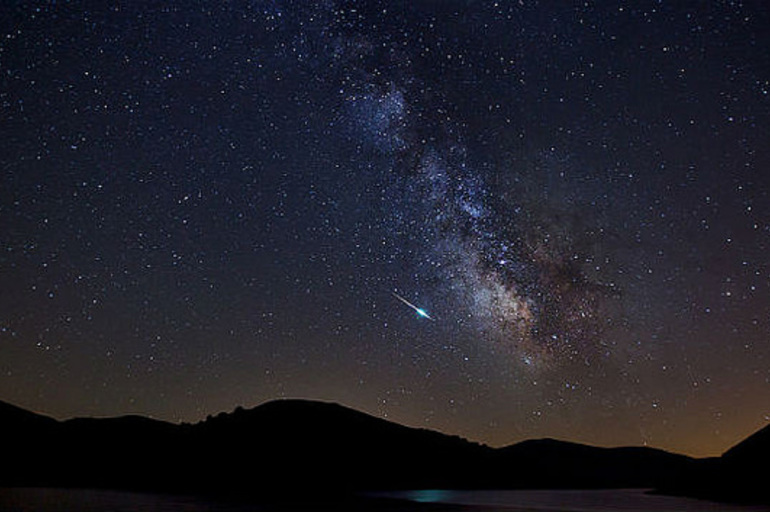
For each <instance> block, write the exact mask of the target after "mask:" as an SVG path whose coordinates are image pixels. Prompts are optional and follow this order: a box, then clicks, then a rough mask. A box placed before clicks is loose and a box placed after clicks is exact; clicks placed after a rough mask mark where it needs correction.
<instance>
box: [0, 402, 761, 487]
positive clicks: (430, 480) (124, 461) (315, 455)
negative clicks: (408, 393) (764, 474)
mask: <svg viewBox="0 0 770 512" xmlns="http://www.w3.org/2000/svg"><path fill="white" fill-rule="evenodd" d="M0 430H2V431H3V432H4V433H8V435H6V436H5V441H6V445H7V449H6V450H4V452H5V453H4V457H3V459H4V460H3V462H4V463H3V464H2V465H0V486H2V485H15V486H22V485H24V486H40V485H45V486H69V487H106V488H120V489H142V490H155V491H183V492H185V491H191V492H213V493H224V494H231V495H232V494H237V495H249V496H260V497H264V496H265V495H272V496H274V497H282V496H286V495H287V494H289V495H293V496H296V495H297V489H304V490H310V489H312V490H313V492H314V493H318V492H329V493H344V492H348V491H352V490H363V489H368V490H375V489H415V488H509V489H512V488H621V487H638V488H639V487H643V488H651V487H657V488H660V489H662V490H663V491H664V492H671V493H677V494H690V495H705V494H709V496H710V497H715V498H723V499H730V497H731V496H730V495H729V494H730V493H729V492H727V491H728V490H729V489H728V490H726V491H725V492H721V493H720V492H717V490H718V486H717V484H718V483H719V482H720V480H719V478H718V476H719V475H721V474H723V473H722V472H723V471H725V468H727V467H729V468H730V471H732V472H733V473H734V474H736V475H743V476H744V477H745V476H746V475H747V474H751V472H750V471H749V470H747V469H746V468H750V467H754V464H755V463H756V464H758V463H759V461H761V460H764V458H766V455H767V453H768V436H769V435H770V434H768V430H767V429H765V430H763V431H761V432H759V433H757V434H756V435H755V436H752V437H750V438H749V439H747V440H746V441H744V443H741V444H739V445H737V446H736V447H735V448H733V449H731V450H730V451H728V452H727V453H726V454H725V456H724V457H722V458H721V459H718V460H717V462H714V460H696V459H692V458H690V457H686V456H683V455H676V454H671V453H668V452H664V451H661V450H655V449H650V448H635V447H630V448H596V447H591V446H586V445H581V444H575V443H568V442H563V441H556V440H552V439H542V440H533V441H525V442H523V443H519V444H515V445H512V446H508V447H505V448H499V449H493V448H490V447H487V446H484V445H480V444H477V443H472V442H469V441H466V440H464V439H462V438H459V437H456V436H448V435H445V434H441V433H438V432H434V431H430V430H425V429H416V428H410V427H405V426H403V425H398V424H395V423H392V422H389V421H386V420H383V419H380V418H375V417H373V416H370V415H367V414H364V413H361V412H358V411H355V410H352V409H348V408H345V407H342V406H340V405H337V404H331V403H323V402H314V401H306V400H280V401H275V402H269V403H266V404H263V405H261V406H258V407H256V408H253V409H248V410H247V409H243V408H237V409H236V410H235V411H234V412H232V413H221V414H219V415H217V416H214V417H209V418H207V419H206V420H205V421H202V422H200V423H197V424H194V425H187V424H183V425H175V424H171V423H166V422H162V421H156V420H151V419H148V418H143V417H139V416H125V417H120V418H107V419H95V418H77V419H72V420H68V421H56V420H53V419H51V418H48V417H45V416H41V415H38V414H34V413H31V412H29V411H25V410H23V409H20V408H18V407H15V406H12V405H10V404H5V403H2V402H0ZM747 471H748V473H747ZM757 474H760V473H757ZM748 481H749V483H750V484H751V485H756V482H755V481H754V480H748ZM731 482H732V481H731ZM757 482H758V480H757ZM732 483H734V482H732ZM731 485H732V484H731ZM704 489H706V490H709V491H710V493H704V492H703V491H704ZM752 496H753V497H754V499H755V500H757V499H761V498H762V497H761V495H759V494H756V495H754V494H752Z"/></svg>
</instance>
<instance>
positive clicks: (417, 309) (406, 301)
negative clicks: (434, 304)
mask: <svg viewBox="0 0 770 512" xmlns="http://www.w3.org/2000/svg"><path fill="white" fill-rule="evenodd" d="M393 296H394V297H395V298H397V299H398V300H400V301H401V302H403V303H404V304H406V305H407V306H409V307H410V308H412V309H413V310H415V311H416V312H417V314H418V315H420V316H421V317H423V318H427V319H428V320H432V321H434V322H435V321H436V320H435V319H434V318H433V317H431V316H430V315H429V314H428V313H426V312H425V310H424V309H422V308H418V307H417V306H415V305H414V304H412V303H411V302H409V301H408V300H406V299H405V298H403V297H402V296H401V295H399V294H397V293H396V292H393Z"/></svg>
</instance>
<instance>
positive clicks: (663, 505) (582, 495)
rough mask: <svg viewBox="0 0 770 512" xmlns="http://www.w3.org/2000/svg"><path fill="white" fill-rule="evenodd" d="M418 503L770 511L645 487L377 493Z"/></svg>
mask: <svg viewBox="0 0 770 512" xmlns="http://www.w3.org/2000/svg"><path fill="white" fill-rule="evenodd" d="M376 495H377V496H381V497H390V498H397V499H406V500H410V501H414V502H417V503H434V504H436V503H442V504H448V505H449V504H451V505H465V506H470V507H479V508H484V509H486V510H495V509H497V510H500V509H504V510H505V511H507V512H524V511H526V512H535V511H544V512H545V511H550V512H690V511H691V512H770V507H760V506H752V507H749V506H739V505H725V504H722V503H713V502H709V501H701V500H695V499H690V498H679V497H674V496H660V495H654V494H647V492H646V491H645V490H643V489H610V490H590V491H586V490H577V491H574V490H537V491H530V490H515V491H508V490H506V491H446V490H419V491H401V492H389V493H377V494H376Z"/></svg>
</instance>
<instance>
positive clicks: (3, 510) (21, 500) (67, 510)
mask: <svg viewBox="0 0 770 512" xmlns="http://www.w3.org/2000/svg"><path fill="white" fill-rule="evenodd" d="M298 495H299V496H302V493H301V490H298V492H297V493H296V494H295V495H294V497H295V498H296V497H297V496H298ZM368 496H369V498H367V499H366V501H346V502H345V503H344V504H343V503H338V504H337V505H339V506H337V505H335V504H334V503H330V502H324V501H319V500H316V501H317V504H316V503H314V501H313V500H312V495H311V496H302V498H304V504H303V505H299V504H297V503H295V504H294V505H293V506H291V507H282V506H275V504H274V505H273V506H270V507H260V506H255V505H243V504H228V503H217V502H213V501H207V500H204V499H201V498H195V497H191V496H173V495H164V494H141V493H130V492H118V491H96V490H84V489H4V488H0V512H11V511H12V512H74V511H77V512H281V511H282V510H283V511H284V512H322V511H325V510H328V511H332V510H333V511H335V512H461V511H462V512H473V511H474V510H475V511H476V512H546V511H547V512H770V507H741V506H736V505H724V504H718V503H711V502H707V501H698V500H692V499H687V498H676V497H671V496H656V495H650V494H646V493H645V492H644V491H643V490H638V489H625V490H600V491H448V490H436V489H426V490H415V491H401V492H387V493H374V494H370V495H368ZM376 497H380V498H395V499H398V500H405V501H392V500H384V501H383V500H373V499H371V498H376Z"/></svg>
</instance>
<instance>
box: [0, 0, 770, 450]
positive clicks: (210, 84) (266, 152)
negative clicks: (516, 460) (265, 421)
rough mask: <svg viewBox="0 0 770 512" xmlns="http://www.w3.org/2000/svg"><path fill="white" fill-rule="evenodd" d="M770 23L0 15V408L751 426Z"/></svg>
mask: <svg viewBox="0 0 770 512" xmlns="http://www.w3.org/2000/svg"><path fill="white" fill-rule="evenodd" d="M768 48H770V4H768V3H766V2H764V1H763V0H756V1H745V2H740V1H710V2H707V1H701V0H698V1H678V0H677V1H655V2H652V1H650V2H643V1H634V2H622V1H609V0H608V1H601V2H594V1H587V2H566V1H564V2H559V1H553V2H550V1H549V2H535V1H530V0H521V1H510V2H503V1H500V2H493V1H471V0H466V1H457V0H444V1H437V0H435V1H428V0H420V1H410V2H393V1H391V2H385V1H368V2H352V1H341V0H339V1H338V0H326V1H320V2H309V1H307V2H306V1H304V0H265V1H258V0H252V1H246V0H244V1H235V0H233V1H227V2H218V1H216V2H215V1H200V0H199V1H189V0H184V1H181V0H179V1H169V2H154V1H153V2H150V1H143V2H109V1H103V2H102V1H99V2H53V1H51V2H20V1H4V2H3V4H2V6H0V109H1V110H0V112H1V115H0V137H1V138H2V144H0V400H5V401H9V402H12V403H14V404H17V405H19V406H22V407H26V408H29V409H31V410H34V411H37V412H41V413H44V414H48V415H51V416H54V417H57V418H69V417H73V416H91V415H93V416H105V415H107V416H112V415H122V414H129V413H136V414H143V415H148V416H152V417H155V418H158V419H164V420H168V421H174V422H178V421H187V422H195V421H199V420H201V419H203V418H205V417H206V415H207V414H216V413H218V412H220V411H229V410H232V409H233V408H234V407H236V406H238V405H242V406H245V407H253V406H255V405H258V404H259V403H262V402H264V401H267V400H271V399H275V398H281V397H302V398H311V399H321V400H327V401H335V402H339V403H341V404H344V405H346V406H350V407H354V408H357V409H360V410H362V411H365V412H368V413H371V414H374V415H377V416H381V417H386V418H388V419H391V420H393V421H397V422H400V423H404V424H407V425H411V426H419V427H427V428H432V429H436V430H440V431H442V432H446V433H451V434H457V435H461V436H463V437H467V438H469V439H472V440H476V441H481V442H484V443H488V444H491V445H494V446H498V445H503V444H508V443H513V442H517V441H521V440H524V439H528V438H535V437H546V436H547V437H556V438H561V439H565V440H572V441H579V442H585V443H591V444H597V445H603V446H608V445H641V444H648V445H650V446H656V447H660V448H664V449H669V450H673V451H677V452H680V453H687V454H691V455H698V456H702V455H716V454H719V453H721V452H722V451H724V450H725V449H727V448H728V447H729V446H731V445H732V444H734V443H736V442H737V441H739V440H741V439H742V438H743V437H745V436H747V435H749V434H751V433H753V432H754V431H755V430H757V429H758V428H760V427H762V426H764V425H766V424H767V422H768V421H769V420H770V339H768V333H769V332H770V257H769V256H768V250H770V51H768Z"/></svg>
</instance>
